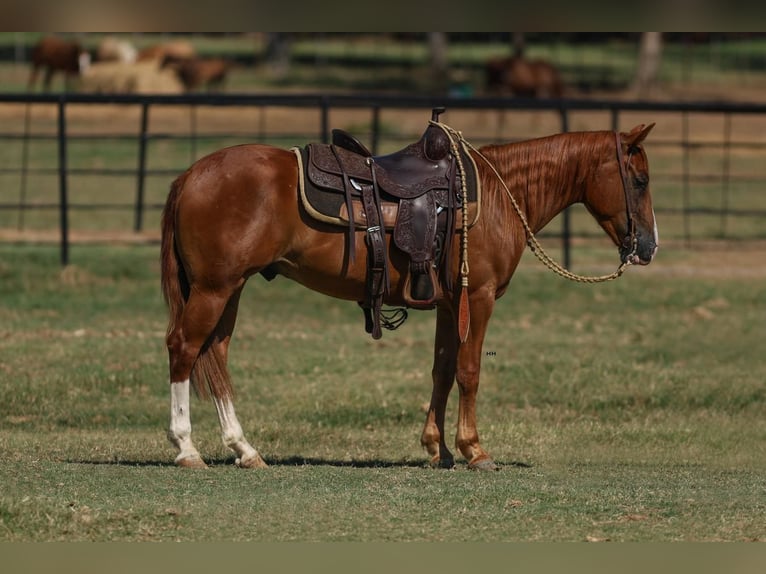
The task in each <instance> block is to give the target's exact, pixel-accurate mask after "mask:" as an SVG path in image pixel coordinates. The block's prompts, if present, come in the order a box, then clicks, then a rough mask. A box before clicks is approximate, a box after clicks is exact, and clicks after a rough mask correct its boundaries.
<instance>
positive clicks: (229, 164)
mask: <svg viewBox="0 0 766 574" xmlns="http://www.w3.org/2000/svg"><path fill="white" fill-rule="evenodd" d="M653 125H654V124H652V125H649V126H647V127H645V126H643V125H641V126H637V127H636V128H634V129H633V130H632V131H630V132H629V133H615V132H608V131H600V132H579V133H566V134H557V135H553V136H549V137H545V138H540V139H535V140H531V141H525V142H520V143H510V144H504V145H490V146H486V147H482V148H480V149H478V150H476V149H475V148H473V147H471V153H472V154H473V157H474V159H475V161H476V164H477V166H478V176H479V179H480V181H481V185H482V201H481V213H480V217H479V219H478V221H477V222H476V223H475V224H474V226H473V227H471V228H470V231H469V232H468V237H469V239H470V243H469V245H468V250H469V251H468V258H469V260H470V273H469V277H470V282H469V285H468V287H461V286H460V282H459V281H457V280H453V281H452V282H451V285H453V286H454V289H453V290H452V292H450V291H447V290H446V289H445V291H444V293H443V296H442V298H441V299H440V300H439V301H438V302H437V305H436V337H435V344H434V362H433V370H432V378H433V389H432V394H431V402H430V406H429V409H428V414H427V415H426V420H425V427H424V429H423V432H422V435H421V438H420V441H421V444H422V445H423V447H425V449H426V451H427V452H428V454H429V455H430V457H431V464H432V465H435V466H442V467H451V466H453V465H454V457H453V454H452V453H451V452H450V450H449V448H448V446H447V442H446V438H445V426H444V424H445V423H444V421H445V410H446V406H447V397H448V395H449V393H450V391H451V389H452V387H453V385H454V382H455V380H457V385H458V389H459V392H460V397H459V407H458V410H459V412H458V421H457V434H456V439H455V445H456V447H457V449H458V450H459V452H460V454H461V455H462V456H463V457H465V459H466V460H467V461H468V465H469V467H470V468H476V469H494V468H496V465H495V463H494V461H493V460H492V458H491V457H490V455H489V453H488V452H487V451H486V450H485V449H484V448H483V447H482V445H481V443H480V442H479V433H478V431H477V427H476V395H477V391H478V386H479V370H480V366H481V357H482V342H483V340H484V335H485V332H486V329H487V324H488V322H489V319H490V316H491V315H492V310H493V308H494V306H495V301H496V300H497V299H498V298H499V297H500V296H502V295H503V294H504V293H505V291H506V289H507V287H508V284H509V282H510V280H511V276H512V275H513V273H514V270H515V269H516V266H517V265H518V264H519V260H520V258H521V256H522V252H523V250H524V247H525V245H526V244H527V241H528V239H530V237H528V235H529V233H536V232H537V231H539V230H540V229H542V228H543V226H545V225H546V224H547V223H548V222H549V221H550V220H551V219H553V217H554V216H556V214H558V213H560V212H561V211H562V210H563V209H564V208H566V207H567V206H569V205H571V204H574V203H577V202H581V203H584V204H585V206H586V207H587V209H588V210H589V211H590V213H591V214H592V215H593V217H594V218H595V219H596V221H598V223H599V224H600V225H601V227H602V228H603V229H604V231H605V232H606V234H607V235H608V236H609V237H610V238H611V239H612V241H613V242H614V243H615V245H616V246H617V247H618V251H619V254H620V258H621V260H622V262H623V266H622V267H624V265H625V264H629V263H636V264H642V265H646V264H648V263H649V262H650V261H651V260H652V259H653V257H654V255H655V252H656V250H657V241H658V239H657V228H656V226H655V221H654V212H653V209H652V201H651V195H650V191H649V173H648V161H647V157H646V154H645V151H644V149H643V146H642V145H641V143H642V141H643V140H644V138H645V137H646V135H647V134H648V132H649V131H650V129H651V128H652V126H653ZM298 169H299V168H298V163H297V161H296V156H295V154H294V153H293V152H292V151H288V150H284V149H280V148H276V147H271V146H268V145H259V144H251V145H241V146H234V147H229V148H225V149H222V150H219V151H217V152H214V153H212V154H210V155H208V156H207V157H204V158H202V159H200V160H198V161H197V162H196V163H194V165H192V166H191V167H190V168H189V169H188V170H187V171H186V172H185V173H183V174H182V175H180V176H179V177H178V178H177V179H176V180H175V181H174V182H173V184H172V186H171V190H170V194H169V196H168V199H167V203H166V205H165V209H164V212H163V216H162V248H161V251H162V253H161V262H162V290H163V294H164V297H165V300H166V301H167V303H168V306H169V314H170V320H169V325H168V331H167V347H168V352H169V361H170V403H171V414H170V427H169V430H168V438H169V439H170V441H171V443H172V444H173V445H175V447H176V448H177V449H178V456H177V457H176V459H175V462H176V464H178V465H179V466H185V467H204V466H205V463H204V462H203V460H202V458H201V457H200V454H199V452H198V451H197V449H196V448H195V446H194V444H193V442H192V438H191V419H190V415H189V393H190V384H191V385H193V387H194V389H195V390H196V391H197V392H198V394H200V395H201V396H203V397H205V396H207V395H208V393H209V394H211V395H212V399H213V402H214V404H215V407H216V410H217V412H218V416H219V421H220V425H221V431H222V439H223V442H224V444H225V445H226V446H227V447H229V448H230V449H232V450H233V451H234V452H235V453H236V456H237V459H236V464H237V465H238V466H240V467H250V468H254V467H263V466H266V464H265V463H264V461H263V459H262V458H261V456H260V455H259V453H258V451H257V450H256V449H255V448H254V447H253V446H251V444H250V443H249V442H248V441H247V440H246V439H245V436H244V434H243V432H242V427H241V426H240V424H239V422H238V420H237V416H236V414H235V411H234V405H233V401H232V386H231V383H230V380H229V375H228V371H227V367H226V361H227V353H228V348H229V343H230V342H231V337H232V333H233V331H234V323H235V319H236V316H237V306H238V302H239V298H240V295H241V293H242V289H243V288H244V286H245V282H246V281H247V279H248V278H249V277H250V276H252V275H254V274H256V273H259V272H261V273H263V274H264V275H265V276H267V277H270V276H274V275H276V274H279V275H283V276H285V277H288V278H290V279H293V280H295V281H297V282H299V283H301V284H302V285H304V286H306V287H308V288H309V289H313V290H315V291H318V292H320V293H323V294H325V295H329V296H332V297H337V298H340V299H346V300H349V301H363V300H364V298H365V275H366V263H365V259H366V254H365V253H364V250H365V249H366V248H365V246H364V245H365V241H364V240H363V237H362V234H363V233H364V231H363V230H362V231H357V233H359V234H360V235H359V237H358V238H357V240H356V241H355V245H356V249H357V253H356V254H355V257H354V258H351V257H350V256H349V255H350V254H349V253H348V252H347V249H348V247H347V245H348V242H347V238H346V237H345V235H346V234H347V233H348V229H347V228H344V227H333V226H330V225H329V224H326V223H319V222H317V221H315V220H313V219H311V217H310V216H309V215H308V214H307V213H306V211H305V210H304V208H303V206H302V204H301V202H300V199H299V192H298V185H299V173H298ZM514 200H515V204H516V206H517V208H518V209H517V208H516V207H514V206H513V203H514ZM521 214H523V215H524V216H525V219H526V223H522V220H521ZM525 227H526V229H525ZM461 235H462V232H458V233H456V236H455V239H454V241H455V245H454V246H453V249H452V250H451V253H452V259H451V261H450V264H451V265H450V269H451V273H452V275H453V278H457V276H458V273H459V271H460V268H461V261H460V258H461V256H460V253H461V249H460V248H459V245H460V241H461V239H462V237H461ZM532 238H533V237H532ZM386 240H387V248H388V250H389V255H390V262H391V269H390V274H389V279H390V289H389V293H388V295H387V296H386V299H385V303H386V304H388V305H394V306H403V305H404V301H403V293H402V290H403V283H404V277H405V274H406V272H407V269H408V261H407V260H405V258H404V257H405V256H404V255H403V254H402V253H401V252H400V251H399V250H398V249H397V248H396V247H395V245H394V243H393V242H392V241H391V238H390V234H387V236H386ZM622 267H621V268H622ZM461 289H466V290H467V295H468V297H467V301H468V306H469V310H470V323H469V325H470V327H469V331H468V334H467V338H466V339H465V341H462V340H461V337H460V336H459V335H458V320H457V319H458V306H459V303H458V300H459V299H460V291H461Z"/></svg>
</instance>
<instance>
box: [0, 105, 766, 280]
mask: <svg viewBox="0 0 766 574" xmlns="http://www.w3.org/2000/svg"><path fill="white" fill-rule="evenodd" d="M20 105H23V106H24V118H23V123H22V127H21V129H18V130H15V131H14V130H8V129H7V127H5V128H2V127H0V141H5V142H14V141H15V142H20V143H21V155H20V157H19V158H12V157H10V156H7V155H2V154H0V177H12V176H18V181H19V189H18V193H17V200H16V201H13V200H12V198H11V195H12V193H13V192H12V191H11V187H10V186H9V185H8V184H7V183H4V184H3V186H2V188H1V189H0V214H2V213H3V212H6V213H9V212H15V213H16V215H17V226H18V228H19V229H22V230H23V229H24V228H25V226H26V225H28V222H27V218H26V217H25V213H27V212H28V211H30V210H50V211H56V212H58V229H59V232H60V248H61V262H62V264H63V265H66V264H67V263H68V262H69V246H70V232H71V225H70V216H71V214H72V213H73V212H75V211H91V212H95V211H98V210H104V211H107V210H123V211H128V212H130V213H131V214H132V231H133V232H135V233H141V232H142V231H143V230H144V229H145V225H146V216H147V213H156V212H158V211H159V210H161V208H162V202H161V201H157V200H151V199H150V198H149V197H148V194H147V183H148V181H149V179H150V178H155V177H162V178H166V179H167V180H168V181H169V180H170V179H171V178H172V177H173V176H174V175H176V174H178V173H180V172H181V171H183V169H185V167H187V166H188V163H186V164H185V165H172V166H163V167H152V166H151V165H150V163H151V162H150V159H151V158H152V157H154V155H156V154H154V153H153V152H152V151H151V150H152V146H154V145H158V144H161V143H162V142H166V143H168V142H181V143H185V144H187V145H188V148H189V156H188V159H189V163H190V162H191V161H193V160H194V159H196V157H197V155H198V153H199V152H200V148H201V147H204V144H205V143H206V142H213V143H214V142H218V141H224V140H236V141H241V142H243V143H244V142H245V141H270V142H271V141H288V140H290V141H293V142H295V144H294V145H299V144H301V143H308V141H324V142H327V141H329V139H330V131H331V129H332V128H333V127H336V126H334V125H332V121H331V115H332V113H333V112H334V111H337V110H349V109H350V110H359V111H366V112H368V114H369V115H368V120H365V122H364V123H365V127H364V128H363V130H364V131H366V132H368V133H367V135H368V137H369V141H370V142H371V143H370V148H371V150H372V151H373V153H379V152H380V151H381V148H382V147H383V145H384V143H386V142H388V144H389V145H394V143H395V142H397V141H400V142H401V140H404V141H405V142H406V143H409V142H407V141H406V140H412V141H414V138H415V137H419V135H420V134H419V133H417V134H409V133H406V134H405V133H401V132H400V131H398V130H392V129H391V128H390V126H388V125H387V124H386V122H385V120H384V118H383V115H384V114H388V113H390V112H392V111H395V110H399V111H402V110H405V111H410V110H414V111H418V110H423V115H422V117H423V118H424V119H423V120H422V122H421V123H420V126H419V129H420V130H421V131H422V129H423V128H424V127H425V124H426V121H427V118H428V117H430V115H429V114H428V113H427V110H430V108H432V107H435V106H445V107H446V108H447V110H448V111H458V110H459V111H463V112H476V113H480V114H483V116H482V117H489V116H491V117H495V118H498V119H497V121H496V122H495V123H496V124H497V125H496V126H495V127H496V133H495V134H491V133H487V132H488V130H487V129H484V130H483V131H484V133H483V134H482V135H479V136H477V137H475V138H474V137H472V134H471V126H459V125H453V127H456V128H458V129H462V131H463V132H464V133H465V134H466V137H468V139H470V140H471V141H472V142H474V143H475V144H483V143H492V142H494V141H498V138H501V139H502V141H511V138H509V137H508V135H507V134H505V137H502V136H503V133H502V130H503V129H505V128H503V127H502V126H501V124H503V123H504V122H506V121H507V120H506V115H507V114H509V113H526V114H540V113H548V114H553V116H554V117H555V118H556V119H555V120H553V123H552V124H551V125H552V126H554V127H555V129H554V131H562V132H565V131H569V130H570V129H581V128H580V126H579V124H581V123H582V120H581V119H580V117H579V114H583V113H597V112H598V113H604V114H606V117H607V118H608V119H607V120H606V121H604V120H603V119H601V120H599V121H600V123H601V124H604V125H600V126H598V127H588V128H587V129H615V130H616V129H621V128H620V123H621V121H622V120H623V119H625V118H626V117H628V116H629V117H633V116H635V115H636V114H638V113H642V114H644V115H646V116H650V115H661V116H664V117H666V118H672V120H671V121H672V122H675V123H680V130H679V131H680V133H679V134H678V135H677V136H673V137H667V136H665V137H662V139H654V138H651V140H652V141H651V146H652V148H653V149H655V148H664V149H665V150H666V155H667V158H668V159H667V161H666V163H667V164H668V166H665V167H663V166H660V167H659V168H658V169H657V170H655V169H654V161H652V158H653V155H652V154H650V161H651V163H652V168H653V171H652V181H653V184H652V185H653V189H655V190H656V189H657V187H658V186H667V187H674V188H675V187H678V188H680V193H678V196H679V197H680V202H678V203H676V204H672V205H671V204H668V203H666V204H664V205H663V204H662V202H659V205H656V211H657V213H658V215H666V216H667V217H669V218H677V220H678V221H679V222H680V225H678V227H679V229H680V230H681V232H680V236H681V238H682V239H683V240H684V241H685V243H686V244H687V245H691V243H692V241H693V240H696V239H697V238H698V236H702V237H704V238H706V239H740V238H756V239H763V238H766V196H764V195H763V192H761V191H760V190H756V191H750V192H748V196H749V197H750V198H751V199H749V200H747V201H744V202H743V201H739V200H737V197H738V196H736V195H735V193H734V188H735V187H741V186H747V187H748V188H754V187H756V186H757V187H758V188H760V189H762V188H763V184H764V183H766V173H764V171H763V169H762V164H763V162H762V160H760V158H761V157H763V152H764V150H766V139H763V138H762V137H758V135H755V136H753V135H750V136H747V137H745V136H737V135H736V133H735V132H737V130H736V129H735V127H734V123H735V121H736V122H737V123H738V125H739V124H741V122H742V121H743V120H744V121H745V122H746V123H747V125H750V124H752V123H753V122H756V121H757V122H764V125H766V105H761V104H738V103H707V102H704V103H703V102H697V103H695V102H672V103H667V102H644V101H621V100H579V99H578V100H574V99H548V100H546V99H525V98H470V99H469V98H461V97H415V96H413V97H403V96H393V95H378V94H370V95H345V94H331V95H330V94H321V95H320V94H300V95H294V94H190V95H172V96H171V95H162V96H160V95H128V94H116V95H96V94H69V93H64V94H55V95H45V94H0V113H2V112H3V110H4V108H5V107H9V106H16V107H17V108H18V107H19V106H20ZM105 105H108V106H117V108H118V109H120V110H121V111H122V110H123V109H125V110H127V109H137V110H138V117H137V126H136V130H135V131H133V132H129V133H126V132H124V131H117V132H112V131H103V130H102V131H96V132H94V131H93V130H92V129H90V130H85V131H80V130H78V128H77V127H73V123H74V122H73V121H70V120H69V116H70V114H71V110H72V109H73V108H75V107H76V109H80V110H82V109H86V110H90V109H91V107H90V106H105ZM44 106H47V108H46V109H55V112H54V113H53V114H51V113H50V112H49V113H48V116H55V121H51V122H49V124H51V125H48V124H46V125H45V126H44V128H41V129H40V130H39V131H35V130H36V128H35V127H33V125H32V124H33V122H32V121H31V120H30V115H31V113H30V110H32V109H33V108H36V107H44ZM83 107H84V108H83ZM232 107H238V108H244V109H252V110H261V111H263V110H266V109H267V108H284V109H288V110H291V111H292V110H304V111H306V110H308V111H316V112H317V113H318V115H319V117H318V121H316V122H313V124H312V125H311V126H307V128H306V130H305V131H303V132H302V133H295V132H292V133H289V134H288V133H281V132H279V131H273V130H272V131H267V130H265V129H264V128H263V125H262V124H263V119H262V118H261V119H260V120H259V127H258V128H257V129H256V130H255V132H256V133H253V131H252V130H251V131H245V132H243V131H238V132H237V133H227V132H221V131H218V130H214V131H211V130H207V129H204V128H200V127H199V125H198V124H199V122H198V114H199V113H200V110H211V109H223V108H232ZM161 108H165V109H171V108H172V109H174V110H179V109H181V110H188V113H189V121H188V126H189V129H188V131H186V132H185V133H179V132H172V131H166V132H163V131H160V130H156V129H152V127H151V121H150V119H151V116H152V113H153V112H154V111H156V110H158V109H161ZM92 109H95V108H92ZM296 113H297V112H296ZM86 115H87V114H86ZM692 116H694V117H701V118H703V120H702V121H703V122H705V121H709V122H710V121H712V120H710V119H709V118H712V117H715V118H716V121H718V118H722V127H721V130H720V137H719V138H711V137H710V136H709V134H707V135H705V136H698V135H696V133H694V132H693V130H692V126H691V121H690V118H691V117H692ZM49 119H51V120H53V119H54V118H52V117H49ZM489 123H490V124H492V123H493V122H492V121H490V122H489ZM8 124H9V122H5V125H6V126H8ZM123 124H124V122H123ZM606 124H608V125H606ZM54 126H55V127H54ZM623 129H624V126H623ZM478 131H482V130H478ZM490 131H491V130H490ZM714 131H715V130H714ZM389 132H396V133H389ZM751 132H752V130H751ZM755 132H756V133H761V134H763V133H766V129H765V130H760V131H759V130H755ZM524 135H525V134H516V135H515V136H514V137H516V139H524ZM45 142H47V143H48V144H52V145H55V154H54V153H50V150H49V152H48V154H47V155H48V156H50V157H55V158H56V162H57V163H56V165H55V166H50V165H46V166H40V165H36V164H35V162H32V161H31V157H30V156H31V154H30V145H31V144H32V143H35V144H36V145H37V144H40V145H42V144H43V143H45ZM126 142H127V143H128V144H131V145H134V146H135V158H134V161H135V163H134V164H133V165H134V166H135V167H125V166H116V165H100V166H93V165H85V166H80V165H77V162H74V161H73V158H72V156H71V153H70V151H71V148H72V147H73V146H75V145H78V144H83V145H86V144H94V143H95V145H97V146H98V148H99V150H100V151H103V150H106V149H108V148H110V146H117V145H124V144H125V143H126ZM4 145H6V146H7V145H8V144H7V143H6V144H4ZM711 150H712V152H715V153H716V154H717V155H716V156H715V160H710V159H709V158H707V159H705V158H706V154H708V153H711ZM131 153H133V152H130V153H128V154H127V155H128V156H130V155H131ZM44 155H45V154H44ZM737 155H743V156H746V157H748V158H750V160H749V166H750V167H745V168H744V169H736V170H735V169H734V158H735V156H737ZM700 158H701V159H700ZM705 162H707V163H708V164H710V163H719V164H720V165H718V166H717V167H716V166H711V165H700V164H701V163H702V164H704V163H705ZM115 163H118V162H115ZM702 168H705V169H702ZM748 170H749V171H748ZM32 175H37V176H46V175H47V176H55V177H56V185H57V195H56V200H55V201H51V200H48V201H40V200H39V199H37V200H33V199H31V198H30V197H29V190H28V187H29V182H30V176H32ZM72 177H78V178H80V177H96V178H101V179H100V180H99V181H106V180H109V181H111V179H112V178H121V179H123V180H126V179H127V180H132V181H133V185H134V186H135V187H134V189H135V191H134V193H133V197H132V199H131V200H130V201H125V200H124V198H123V200H121V201H115V198H114V197H109V194H108V193H105V194H104V196H103V198H104V200H103V201H94V200H92V199H91V200H88V201H86V202H76V201H73V200H72V198H71V197H70V195H71V194H70V191H71V187H70V180H71V178H72ZM693 185H698V186H699V188H703V189H704V188H709V189H708V191H707V192H705V193H703V192H699V193H698V194H695V193H693V191H692V186H693ZM740 195H741V194H740ZM660 196H661V194H659V193H657V192H656V191H655V197H660ZM698 197H699V200H698ZM753 198H754V199H753ZM655 203H656V204H657V203H658V202H657V201H655ZM695 217H705V218H708V219H710V218H713V219H715V220H716V221H717V224H716V226H715V227H711V226H712V223H710V222H709V221H708V222H707V223H706V224H705V225H706V226H707V228H705V230H704V233H703V232H699V233H698V232H697V231H696V230H695V229H694V223H695V219H694V218H695ZM675 220H676V219H674V221H675ZM745 220H747V221H748V223H747V224H746V225H740V222H741V221H745ZM8 222H9V219H8V218H7V217H6V218H5V219H3V220H2V222H0V228H2V227H3V226H7V225H8ZM708 228H709V229H708ZM743 228H745V229H749V230H750V231H748V232H747V233H745V234H744V235H742V237H740V235H741V234H740V233H739V231H740V230H741V229H743ZM705 233H707V234H708V235H709V237H708V236H705V235H704V234H705ZM559 235H560V237H561V239H562V249H563V259H564V265H565V266H570V265H571V257H570V242H571V238H572V237H577V236H582V235H585V236H587V235H588V232H587V231H583V230H582V229H578V228H575V227H573V225H572V221H571V217H570V210H567V211H566V212H565V213H564V214H563V216H562V223H561V231H560V233H559Z"/></svg>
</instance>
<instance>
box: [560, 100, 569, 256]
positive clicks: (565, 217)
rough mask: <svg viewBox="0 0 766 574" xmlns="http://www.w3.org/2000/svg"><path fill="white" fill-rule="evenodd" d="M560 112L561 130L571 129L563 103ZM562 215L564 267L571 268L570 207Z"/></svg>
mask: <svg viewBox="0 0 766 574" xmlns="http://www.w3.org/2000/svg"><path fill="white" fill-rule="evenodd" d="M559 113H560V114H561V131H562V132H568V131H569V113H568V110H567V109H566V108H565V107H564V106H563V105H562V106H561V107H560V108H559ZM561 216H562V218H563V219H562V230H561V235H562V249H563V251H564V254H563V256H562V259H563V260H564V268H565V269H570V268H571V265H572V256H571V243H572V241H571V237H570V236H571V234H572V230H571V221H570V219H571V218H570V213H569V208H568V207H567V208H566V209H565V210H564V213H562V214H561Z"/></svg>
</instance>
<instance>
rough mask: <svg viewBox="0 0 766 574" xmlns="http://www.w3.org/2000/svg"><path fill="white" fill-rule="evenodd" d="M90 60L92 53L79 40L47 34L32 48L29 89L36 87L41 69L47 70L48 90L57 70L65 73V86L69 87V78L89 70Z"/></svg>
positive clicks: (44, 78) (46, 83)
mask: <svg viewBox="0 0 766 574" xmlns="http://www.w3.org/2000/svg"><path fill="white" fill-rule="evenodd" d="M90 62H91V57H90V53H89V52H88V51H87V50H85V49H84V48H83V47H82V46H80V44H79V42H75V41H69V40H65V39H63V38H59V37H57V36H46V37H44V38H42V39H40V41H39V42H38V43H37V44H35V46H34V48H32V58H31V63H32V70H31V72H30V74H29V81H28V82H27V89H28V90H29V91H32V90H33V89H34V87H35V84H36V83H37V75H38V74H39V71H40V69H43V70H45V74H44V76H43V88H44V90H45V91H46V92H47V91H49V90H50V88H51V79H52V78H53V74H54V73H56V72H63V73H64V81H65V87H66V88H67V89H69V79H70V78H71V77H76V76H79V75H80V74H81V73H82V72H84V71H85V70H87V69H88V67H89V66H90Z"/></svg>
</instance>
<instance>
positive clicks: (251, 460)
mask: <svg viewBox="0 0 766 574" xmlns="http://www.w3.org/2000/svg"><path fill="white" fill-rule="evenodd" d="M234 464H236V465H237V466H238V467H239V468H269V465H268V464H266V462H265V461H264V460H263V459H262V458H261V455H259V454H256V455H255V456H251V457H248V458H245V459H242V458H238V459H237V460H235V461H234Z"/></svg>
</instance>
